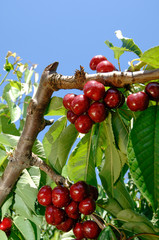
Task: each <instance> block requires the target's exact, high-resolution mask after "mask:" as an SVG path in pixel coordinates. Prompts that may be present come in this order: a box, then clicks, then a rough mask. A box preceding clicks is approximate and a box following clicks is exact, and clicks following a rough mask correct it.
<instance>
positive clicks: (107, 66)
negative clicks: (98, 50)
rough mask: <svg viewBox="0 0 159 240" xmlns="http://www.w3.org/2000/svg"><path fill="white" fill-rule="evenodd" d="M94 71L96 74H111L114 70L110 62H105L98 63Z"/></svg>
mask: <svg viewBox="0 0 159 240" xmlns="http://www.w3.org/2000/svg"><path fill="white" fill-rule="evenodd" d="M96 70H97V72H100V73H105V72H112V71H114V70H116V68H115V66H114V65H113V64H112V63H111V62H109V61H107V60H105V61H102V62H100V63H98V65H97V68H96Z"/></svg>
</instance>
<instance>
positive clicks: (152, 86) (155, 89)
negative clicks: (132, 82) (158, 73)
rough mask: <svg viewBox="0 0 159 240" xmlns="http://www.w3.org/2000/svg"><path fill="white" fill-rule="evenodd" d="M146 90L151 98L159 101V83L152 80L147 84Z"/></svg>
mask: <svg viewBox="0 0 159 240" xmlns="http://www.w3.org/2000/svg"><path fill="white" fill-rule="evenodd" d="M145 92H146V93H147V94H148V96H149V98H150V99H151V100H154V101H159V83H158V82H150V83H148V84H147V85H146V88H145Z"/></svg>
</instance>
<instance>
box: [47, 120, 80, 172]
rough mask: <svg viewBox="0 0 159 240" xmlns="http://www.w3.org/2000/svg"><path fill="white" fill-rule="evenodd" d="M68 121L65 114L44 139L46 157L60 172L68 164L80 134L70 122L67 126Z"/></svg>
mask: <svg viewBox="0 0 159 240" xmlns="http://www.w3.org/2000/svg"><path fill="white" fill-rule="evenodd" d="M66 123H67V118H66V117H65V116H63V117H62V118H60V119H58V120H57V121H56V122H55V123H54V124H53V126H51V127H50V129H49V131H48V132H47V133H46V134H45V137H44V139H43V145H44V149H45V154H46V157H47V159H48V160H49V162H50V163H51V165H52V166H53V167H54V168H55V169H56V171H58V172H59V173H61V171H62V168H63V166H64V165H65V164H66V161H67V157H68V154H69V152H70V150H71V147H72V145H73V143H74V142H75V140H76V138H77V136H78V132H77V130H76V129H75V126H74V125H73V124H70V125H68V126H67V127H66Z"/></svg>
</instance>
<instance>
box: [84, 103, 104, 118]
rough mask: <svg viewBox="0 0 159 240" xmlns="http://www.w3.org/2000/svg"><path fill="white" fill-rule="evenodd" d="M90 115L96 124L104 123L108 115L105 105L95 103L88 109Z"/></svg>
mask: <svg viewBox="0 0 159 240" xmlns="http://www.w3.org/2000/svg"><path fill="white" fill-rule="evenodd" d="M88 115H89V116H90V118H91V119H92V120H93V121H94V122H103V121H104V120H105V118H106V117H107V115H108V111H107V109H106V108H105V105H104V103H101V102H94V103H92V105H91V106H90V107H89V109H88Z"/></svg>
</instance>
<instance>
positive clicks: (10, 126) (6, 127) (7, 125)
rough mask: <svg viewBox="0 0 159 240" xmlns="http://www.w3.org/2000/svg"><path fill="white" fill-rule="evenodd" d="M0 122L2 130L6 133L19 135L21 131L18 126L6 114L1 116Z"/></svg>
mask: <svg viewBox="0 0 159 240" xmlns="http://www.w3.org/2000/svg"><path fill="white" fill-rule="evenodd" d="M0 122H1V125H2V132H3V133H6V134H12V135H15V136H19V135H20V134H19V131H18V130H17V128H16V125H15V124H14V123H11V122H10V118H8V117H6V116H1V117H0Z"/></svg>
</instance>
